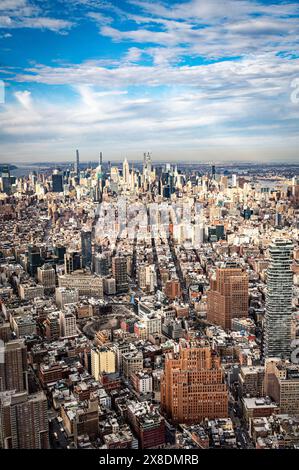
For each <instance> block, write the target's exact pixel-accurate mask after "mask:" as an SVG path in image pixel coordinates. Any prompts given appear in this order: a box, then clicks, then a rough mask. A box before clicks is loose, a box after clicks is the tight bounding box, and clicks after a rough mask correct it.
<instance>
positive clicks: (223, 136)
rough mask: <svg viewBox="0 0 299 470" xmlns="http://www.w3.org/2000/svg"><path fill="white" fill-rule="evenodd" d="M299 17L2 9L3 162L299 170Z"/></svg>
mask: <svg viewBox="0 0 299 470" xmlns="http://www.w3.org/2000/svg"><path fill="white" fill-rule="evenodd" d="M298 17H299V2H298V1H292V0H289V1H288V0H286V1H275V0H272V1H266V0H263V1H262V0H260V1H258V0H185V1H175V0H172V1H170V0H168V1H166V0H165V1H162V0H161V1H160V0H157V1H156V0H155V1H150V0H123V1H120V0H119V1H106V0H0V79H1V80H2V82H0V163H1V162H2V163H4V162H10V163H16V162H23V163H26V162H38V161H55V162H57V161H70V160H74V158H75V150H76V149H77V148H78V149H79V150H80V157H81V160H82V161H83V160H84V161H90V160H92V161H94V160H97V158H98V155H99V152H100V151H102V152H103V155H104V159H106V160H121V159H123V158H125V157H127V158H128V160H130V161H132V160H141V159H142V155H143V152H145V151H150V152H152V156H153V160H154V161H159V160H160V161H167V160H168V161H178V162H183V161H185V162H192V161H196V162H209V161H213V162H218V161H232V160H234V161H237V160H239V161H255V162H272V161H273V162H280V161H287V162H293V163H296V162H298V163H299V158H298V149H299V133H298V128H299V125H298V118H299V54H298V33H299V21H298ZM1 87H2V89H1ZM3 90H4V93H3ZM3 95H4V96H3ZM1 96H2V98H4V99H2V102H1Z"/></svg>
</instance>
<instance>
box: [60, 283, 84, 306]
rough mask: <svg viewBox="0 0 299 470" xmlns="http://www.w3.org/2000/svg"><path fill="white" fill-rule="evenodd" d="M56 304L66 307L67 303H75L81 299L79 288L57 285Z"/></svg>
mask: <svg viewBox="0 0 299 470" xmlns="http://www.w3.org/2000/svg"><path fill="white" fill-rule="evenodd" d="M55 297H56V298H55V300H56V305H57V307H59V308H64V306H65V305H67V304H74V303H76V302H78V301H79V292H78V289H67V288H65V287H57V288H56V289H55Z"/></svg>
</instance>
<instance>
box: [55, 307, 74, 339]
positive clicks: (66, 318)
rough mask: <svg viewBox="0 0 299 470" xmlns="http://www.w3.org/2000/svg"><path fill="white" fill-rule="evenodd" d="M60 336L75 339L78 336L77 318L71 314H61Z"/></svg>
mask: <svg viewBox="0 0 299 470" xmlns="http://www.w3.org/2000/svg"><path fill="white" fill-rule="evenodd" d="M59 324H60V336H61V337H62V338H74V337H75V336H78V332H77V325H76V317H75V315H74V314H73V313H71V312H59Z"/></svg>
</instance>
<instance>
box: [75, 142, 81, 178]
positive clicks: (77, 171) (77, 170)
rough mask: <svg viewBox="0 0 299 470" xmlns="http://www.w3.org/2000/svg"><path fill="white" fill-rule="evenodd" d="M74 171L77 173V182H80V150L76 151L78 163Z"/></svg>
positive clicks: (76, 162)
mask: <svg viewBox="0 0 299 470" xmlns="http://www.w3.org/2000/svg"><path fill="white" fill-rule="evenodd" d="M74 171H75V173H76V177H77V181H78V183H79V181H80V157H79V150H76V161H75V168H74Z"/></svg>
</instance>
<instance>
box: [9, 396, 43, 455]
mask: <svg viewBox="0 0 299 470" xmlns="http://www.w3.org/2000/svg"><path fill="white" fill-rule="evenodd" d="M0 447H2V448H4V449H48V448H49V447H50V445H49V424H48V406H47V398H46V396H45V394H44V392H37V393H35V394H33V395H28V393H27V392H21V393H16V392H14V391H10V392H0Z"/></svg>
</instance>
